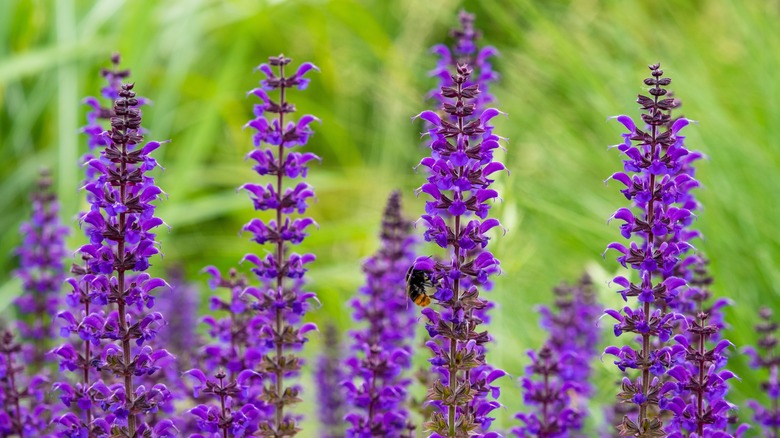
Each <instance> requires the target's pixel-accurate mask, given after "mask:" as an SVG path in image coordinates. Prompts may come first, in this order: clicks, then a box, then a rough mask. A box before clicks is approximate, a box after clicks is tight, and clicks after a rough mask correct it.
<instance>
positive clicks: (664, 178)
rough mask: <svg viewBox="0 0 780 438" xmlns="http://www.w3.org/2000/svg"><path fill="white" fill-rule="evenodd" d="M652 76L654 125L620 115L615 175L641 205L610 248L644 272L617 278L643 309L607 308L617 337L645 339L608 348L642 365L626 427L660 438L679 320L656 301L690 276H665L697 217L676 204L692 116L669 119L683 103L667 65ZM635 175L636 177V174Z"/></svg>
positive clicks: (627, 212)
mask: <svg viewBox="0 0 780 438" xmlns="http://www.w3.org/2000/svg"><path fill="white" fill-rule="evenodd" d="M649 68H650V71H651V77H650V78H647V79H645V81H644V83H645V84H646V85H648V86H649V87H651V88H650V89H649V90H648V92H649V94H650V96H652V97H650V96H644V95H639V97H638V100H637V102H638V103H639V105H640V107H641V108H642V110H643V111H644V113H643V114H642V121H643V122H644V123H645V125H647V126H648V128H646V129H647V131H645V130H643V129H640V128H638V127H637V126H636V124H635V123H634V121H633V120H631V118H630V117H628V116H619V117H617V120H618V121H619V122H621V123H622V124H623V125H624V126H625V127H626V128H627V130H628V133H626V134H623V138H624V142H623V143H622V144H620V145H618V150H619V151H620V152H621V153H622V154H624V155H625V158H626V159H625V160H624V161H623V165H624V170H625V172H617V173H615V174H613V175H612V176H611V177H610V179H614V180H617V181H619V182H621V183H622V184H624V185H625V186H626V188H625V189H624V190H621V192H622V193H623V194H624V195H625V196H626V198H627V199H628V200H630V201H633V203H634V207H635V209H634V211H632V210H631V209H630V208H621V209H619V210H618V211H617V212H616V213H615V214H614V215H613V218H614V219H619V220H622V221H624V224H622V225H621V233H622V235H623V237H625V238H627V239H632V238H634V239H635V240H633V241H631V243H630V245H629V246H628V247H626V246H625V245H623V244H622V243H618V242H613V243H611V244H609V245H608V246H607V249H614V250H616V251H618V252H619V253H621V255H620V256H619V257H618V258H617V261H618V262H619V263H620V264H621V265H623V267H628V266H631V268H632V269H634V270H635V271H637V274H638V277H639V280H640V282H639V283H635V282H632V281H630V280H629V279H628V278H626V277H623V276H618V277H616V278H615V279H614V282H615V283H617V284H618V285H620V286H621V287H623V289H621V290H620V291H619V293H620V294H621V296H622V297H623V299H624V300H626V301H627V299H628V297H637V300H638V305H637V307H636V308H631V307H629V306H626V307H624V308H623V309H622V311H620V310H613V309H609V310H607V311H606V313H607V314H608V315H610V316H612V317H613V318H615V319H616V320H617V323H616V324H615V326H614V331H615V336H620V335H621V334H622V333H624V332H629V333H634V334H636V336H638V337H639V338H640V339H641V347H640V349H639V350H636V349H634V348H633V347H632V346H630V345H627V346H624V347H622V348H621V347H608V348H607V349H606V350H605V353H606V354H611V355H614V356H615V357H616V358H617V360H616V361H615V364H616V365H617V366H618V367H619V368H620V369H621V371H625V370H626V369H636V370H638V371H639V372H640V374H639V377H638V378H637V379H636V380H634V381H632V380H631V379H629V378H628V377H626V378H624V379H623V384H622V392H621V393H620V394H619V398H620V399H621V400H623V402H624V403H633V404H636V405H637V406H638V408H639V414H638V416H637V417H636V419H631V418H629V417H628V416H626V417H624V419H623V422H622V424H621V425H620V426H619V430H620V432H621V434H622V435H625V436H637V437H660V436H665V433H666V432H665V431H664V430H663V422H662V420H661V418H660V416H658V415H655V416H652V415H650V409H649V408H650V407H651V406H657V405H658V404H659V401H660V397H662V392H661V385H662V382H661V380H660V379H659V377H660V376H663V375H664V374H665V373H666V370H667V368H668V367H669V366H670V363H671V351H670V349H669V348H668V347H665V346H664V345H663V344H664V343H666V342H667V341H668V340H669V338H670V337H671V335H672V328H673V327H672V323H673V319H674V318H675V315H674V314H673V313H670V312H667V311H666V310H665V309H664V308H663V307H660V306H657V307H656V309H654V310H653V303H656V304H657V303H663V302H669V301H671V300H673V299H674V298H675V297H676V296H677V295H678V293H679V289H680V288H681V287H683V286H685V284H686V281H685V280H684V279H682V278H679V277H676V276H671V275H670V276H667V275H663V274H664V272H670V271H674V269H675V266H676V265H677V264H678V263H679V257H680V255H681V254H683V253H684V252H685V251H687V250H688V249H689V248H690V247H691V246H690V244H689V243H688V242H686V241H684V240H669V241H666V236H667V235H668V234H672V233H674V232H675V230H677V229H679V227H680V226H681V224H682V223H683V222H684V221H685V220H686V219H688V218H689V217H690V211H689V210H687V209H686V208H685V207H682V206H676V205H675V202H676V201H677V198H676V193H677V188H678V186H681V185H684V184H686V183H688V182H690V181H691V180H692V179H693V178H692V177H691V176H690V175H686V174H678V173H679V170H680V168H681V166H682V161H681V160H682V157H685V156H686V155H687V154H688V150H687V149H685V147H684V145H683V144H682V142H679V141H678V136H679V132H680V130H681V129H682V128H683V127H685V126H686V125H687V124H688V123H689V120H687V119H684V118H683V119H678V120H676V121H675V122H673V123H670V119H671V116H670V115H669V114H668V111H669V110H670V109H672V108H675V107H676V106H677V105H679V102H678V101H677V100H675V99H673V98H670V97H664V96H665V95H666V94H667V93H668V91H667V90H666V88H665V87H666V86H667V85H669V84H670V83H671V79H669V78H664V77H663V70H661V68H660V65H658V64H655V65H651V66H649ZM629 173H632V174H633V176H629Z"/></svg>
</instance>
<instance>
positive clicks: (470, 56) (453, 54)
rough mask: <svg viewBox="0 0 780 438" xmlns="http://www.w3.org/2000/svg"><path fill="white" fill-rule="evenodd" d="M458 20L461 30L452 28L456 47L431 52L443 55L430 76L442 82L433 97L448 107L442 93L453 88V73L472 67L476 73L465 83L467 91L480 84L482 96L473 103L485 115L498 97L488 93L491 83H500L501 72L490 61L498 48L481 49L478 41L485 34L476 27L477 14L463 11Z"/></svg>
mask: <svg viewBox="0 0 780 438" xmlns="http://www.w3.org/2000/svg"><path fill="white" fill-rule="evenodd" d="M458 19H459V21H460V28H457V29H452V30H451V31H450V36H451V37H452V38H453V39H454V40H455V43H454V45H453V46H452V47H447V46H445V45H443V44H439V45H437V46H434V47H433V48H432V49H431V51H432V52H433V53H435V54H436V55H438V56H439V62H438V63H437V65H436V68H434V69H433V70H432V71H431V72H430V75H431V76H434V77H435V78H437V79H438V80H439V87H437V88H436V89H434V90H432V91H431V92H430V96H432V97H434V98H435V99H436V100H438V101H439V102H441V103H442V104H444V103H445V102H446V101H447V97H445V96H443V95H442V93H441V87H452V86H454V85H455V84H454V83H453V79H452V76H451V74H450V72H451V71H452V69H453V68H455V67H457V66H458V65H464V64H466V65H468V66H470V67H471V68H472V70H473V73H472V74H471V76H470V77H469V78H468V79H467V82H466V83H465V84H464V88H465V87H468V86H469V85H474V84H477V85H479V91H480V94H479V95H478V96H476V97H475V98H474V99H473V101H472V103H473V104H474V105H475V106H476V109H475V112H477V113H481V112H482V111H483V110H485V109H487V105H489V104H491V103H493V102H494V101H495V98H494V97H493V95H492V94H490V91H489V90H488V88H489V86H490V84H491V83H492V82H495V81H497V80H498V73H496V72H495V71H494V70H493V66H492V65H491V63H490V58H492V57H493V56H495V55H497V54H498V50H496V49H495V48H494V47H491V46H486V47H482V48H480V47H478V46H477V40H478V39H480V38H481V36H482V34H481V32H480V31H479V30H477V29H475V28H474V21H475V18H474V15H473V14H469V13H467V12H466V11H461V12H460V14H459V16H458Z"/></svg>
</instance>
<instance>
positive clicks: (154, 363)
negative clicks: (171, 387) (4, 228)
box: [56, 84, 175, 437]
mask: <svg viewBox="0 0 780 438" xmlns="http://www.w3.org/2000/svg"><path fill="white" fill-rule="evenodd" d="M133 88H134V85H133V84H123V85H122V86H121V90H120V91H119V94H118V98H117V99H116V101H115V102H114V106H113V108H112V115H111V119H110V120H111V130H110V131H107V132H105V133H104V134H103V136H104V137H105V141H106V146H105V149H103V150H102V151H101V152H100V158H94V159H92V160H90V161H89V162H88V163H87V164H88V165H89V166H90V167H91V168H93V169H94V170H95V171H97V174H96V175H95V177H94V179H92V180H91V181H89V182H88V183H87V185H86V186H85V189H86V190H87V191H88V192H89V193H90V195H91V196H90V197H89V201H90V203H91V210H90V211H89V212H88V213H86V214H85V215H84V216H83V217H82V218H81V221H82V222H83V223H85V224H87V225H86V227H87V231H88V233H89V236H90V243H89V244H87V245H84V246H82V247H81V248H80V249H79V253H80V254H81V255H82V258H84V259H85V260H86V268H85V269H84V275H83V276H81V278H80V279H71V280H70V283H71V285H72V286H73V288H74V292H73V294H72V295H71V297H72V299H71V300H70V301H71V304H73V303H75V302H81V301H82V297H84V296H86V297H87V299H88V301H89V302H90V303H94V304H97V305H99V306H105V310H106V311H102V312H95V311H92V312H90V313H88V314H87V313H82V314H81V315H78V314H77V315H74V314H72V313H71V312H68V311H66V312H62V313H61V314H60V316H61V318H63V319H64V320H65V321H66V322H67V325H66V326H65V327H64V328H63V333H64V334H68V333H77V334H78V335H79V337H80V338H81V339H82V340H84V341H85V342H91V343H93V345H100V343H99V341H100V340H105V341H106V343H105V344H104V345H103V346H102V351H95V352H94V358H93V359H91V360H89V361H87V359H86V358H85V357H84V356H83V355H81V354H80V353H79V352H78V351H77V349H76V347H74V346H72V345H70V344H66V345H64V346H63V347H60V348H58V349H57V350H56V352H57V354H58V355H59V356H60V363H61V367H62V368H63V369H67V370H70V371H75V370H83V369H88V367H92V368H94V369H95V371H100V370H102V371H105V372H108V374H110V375H113V376H114V378H115V379H116V383H112V384H106V383H104V382H103V381H102V380H97V381H94V382H82V383H79V384H77V385H76V387H75V388H74V387H73V386H71V385H70V383H69V382H64V381H63V382H59V383H58V384H57V388H58V389H59V391H60V393H61V396H60V397H61V399H62V400H63V402H64V404H65V405H66V406H70V405H71V403H72V402H73V401H76V402H77V404H78V406H79V408H80V409H82V410H85V408H89V409H91V405H92V403H94V404H96V405H98V406H99V407H100V409H101V410H102V411H103V412H102V414H99V413H97V412H93V414H94V418H89V417H87V418H79V417H78V416H76V415H75V414H74V413H70V414H66V415H65V416H63V417H61V418H60V419H59V420H58V423H59V424H60V426H61V427H62V429H63V436H80V435H79V434H83V433H84V431H86V430H89V431H91V433H95V434H96V435H100V434H119V433H124V434H128V435H129V436H135V434H136V433H137V434H138V435H139V436H155V437H167V436H173V435H174V434H175V429H174V428H173V423H172V422H171V421H170V420H167V419H166V420H161V421H160V422H159V423H157V424H156V425H153V426H152V425H150V424H147V422H146V420H145V418H144V416H145V415H148V414H153V413H154V412H156V410H157V409H158V406H159V405H160V404H162V403H165V402H166V401H168V400H169V399H170V392H169V391H168V389H167V388H166V386H165V385H163V384H156V385H154V386H150V387H146V386H144V385H136V383H135V382H134V378H137V377H142V376H151V375H153V374H154V373H156V372H158V371H159V370H160V365H159V362H160V361H161V360H164V359H166V358H169V357H171V355H170V354H169V353H168V352H167V351H166V350H164V349H157V350H155V349H154V348H152V347H151V346H150V345H148V344H149V341H151V340H153V339H154V338H155V336H156V334H157V331H158V330H159V329H160V327H162V326H163V325H164V324H165V320H164V318H163V316H162V314H160V313H159V312H154V311H151V310H150V309H152V308H153V306H154V296H153V294H152V293H153V292H154V291H155V289H157V288H159V287H162V286H166V285H167V284H166V283H165V281H164V280H162V279H159V278H153V277H151V276H150V275H148V274H146V273H145V272H144V271H146V270H147V269H148V267H149V258H150V257H152V256H153V255H155V254H157V253H158V252H159V251H158V249H157V247H156V242H155V234H154V233H153V232H152V230H153V229H154V228H156V227H157V226H159V225H161V224H162V220H160V219H159V218H156V217H155V216H154V208H155V207H154V205H153V204H152V202H153V201H155V200H156V199H157V198H158V197H159V195H160V194H161V193H162V191H161V190H160V188H159V187H157V186H156V185H155V183H154V179H153V178H152V177H151V176H149V175H148V174H147V172H149V171H151V170H152V169H154V168H155V167H157V162H156V160H154V158H152V157H151V156H150V155H149V154H150V153H151V152H152V151H154V150H155V149H157V148H158V147H159V146H160V143H159V142H148V143H146V144H145V145H141V141H142V140H143V135H142V131H141V127H140V124H141V112H140V110H139V109H138V108H137V106H138V105H139V101H138V99H136V97H135V96H136V95H135V92H134V91H133ZM109 303H110V304H113V305H114V306H115V308H114V309H111V310H110V311H109V307H111V306H110V304H109ZM131 309H132V312H131ZM145 309H148V310H145ZM85 385H89V386H88V387H87V386H85Z"/></svg>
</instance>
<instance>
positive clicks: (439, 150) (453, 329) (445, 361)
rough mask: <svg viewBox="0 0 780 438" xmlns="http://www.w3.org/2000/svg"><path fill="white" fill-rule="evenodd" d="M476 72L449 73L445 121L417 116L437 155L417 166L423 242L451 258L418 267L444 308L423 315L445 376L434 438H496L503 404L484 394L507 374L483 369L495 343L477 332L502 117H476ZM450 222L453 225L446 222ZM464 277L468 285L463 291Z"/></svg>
mask: <svg viewBox="0 0 780 438" xmlns="http://www.w3.org/2000/svg"><path fill="white" fill-rule="evenodd" d="M471 73H472V71H471V69H470V68H469V67H468V66H466V65H460V66H458V67H457V69H456V73H455V74H453V75H452V80H453V83H454V84H455V85H454V86H452V87H442V95H443V96H444V97H445V98H447V99H450V102H448V103H445V104H444V105H443V108H442V109H443V111H444V113H446V117H441V116H439V115H438V114H437V113H435V112H433V111H424V112H422V113H421V114H419V115H418V117H420V118H422V119H423V120H425V121H426V122H428V123H429V124H430V128H428V134H429V135H430V136H431V143H430V148H431V150H432V156H431V157H429V158H425V159H423V160H422V161H421V163H420V164H421V165H422V166H424V167H426V168H428V169H429V177H428V183H426V184H424V185H423V186H422V187H421V188H420V189H419V191H420V192H424V193H426V194H428V195H429V196H430V197H431V198H432V200H430V201H428V202H426V213H427V214H425V215H423V216H422V219H423V220H424V221H425V222H426V226H427V228H428V230H427V231H426V232H425V240H426V241H428V242H435V243H436V244H437V245H438V246H439V247H441V248H443V249H445V250H446V251H447V257H448V258H449V260H445V261H435V260H434V259H433V258H431V257H418V258H417V260H416V261H415V263H414V265H413V269H415V270H419V271H423V272H425V273H426V276H427V277H428V279H429V280H430V282H431V283H432V284H433V285H435V287H436V293H435V294H434V295H433V298H434V300H435V302H436V303H437V305H438V306H437V307H439V308H441V309H442V310H441V311H436V310H434V309H433V308H426V309H425V310H423V315H425V316H426V318H427V319H428V323H427V324H426V328H427V330H428V333H429V334H430V336H431V338H433V340H432V342H429V343H428V346H429V348H430V349H431V350H432V351H433V353H434V358H433V359H431V364H432V365H433V368H434V371H435V372H436V373H438V374H439V375H440V376H441V378H440V379H438V380H436V381H435V382H434V384H433V386H432V387H431V388H430V389H429V391H428V399H429V400H430V401H431V402H432V403H433V404H434V405H436V406H437V407H438V408H439V410H438V411H435V412H434V413H433V414H432V415H431V418H430V420H429V421H428V422H427V423H426V428H427V429H428V430H430V431H432V432H434V435H432V436H446V437H456V436H465V435H467V434H471V433H477V434H478V435H479V436H488V435H490V436H492V435H491V433H488V432H487V429H488V428H489V426H490V421H491V420H492V419H490V418H489V417H487V414H488V413H489V412H490V411H492V410H493V409H495V408H496V407H498V406H500V405H499V404H498V402H497V401H486V400H485V397H484V395H485V394H487V393H492V394H493V398H496V397H497V396H498V394H497V391H495V390H494V388H493V387H492V386H490V384H491V383H492V382H493V381H494V380H495V379H497V378H498V377H501V376H502V375H504V374H505V373H504V372H503V371H501V370H490V369H489V368H483V365H485V355H484V344H485V343H487V342H488V341H489V340H490V338H489V336H488V334H487V332H477V330H476V329H477V327H478V326H479V325H480V324H481V323H482V321H481V320H480V319H479V318H477V317H475V316H474V315H475V313H474V312H473V311H475V310H481V309H484V308H485V307H486V306H487V305H488V302H487V301H486V300H484V299H483V298H481V297H480V296H479V287H482V286H483V285H484V284H485V283H487V281H488V276H489V275H490V274H492V273H495V272H496V271H497V270H498V264H499V262H498V260H497V259H496V258H495V257H494V256H493V255H492V254H491V253H490V252H488V251H486V250H484V248H485V247H486V246H487V243H488V241H489V237H488V236H487V235H486V233H487V232H488V231H489V230H490V229H492V228H494V227H496V226H499V222H498V220H497V219H492V218H491V219H487V213H488V210H489V208H490V206H489V205H488V203H487V202H488V201H490V200H492V199H495V198H497V197H498V193H497V192H496V191H495V190H492V189H489V188H488V187H489V186H490V184H491V183H492V182H493V180H492V179H490V175H491V174H492V173H494V172H496V171H499V170H503V169H504V165H503V164H501V163H499V162H495V161H493V153H492V151H493V149H495V148H497V147H498V139H499V137H498V136H496V135H495V134H493V128H492V126H491V125H489V124H488V121H489V120H490V119H492V118H493V117H495V116H496V115H498V114H500V112H499V111H498V110H496V109H492V108H490V109H486V110H484V111H483V112H482V113H481V114H479V115H476V114H475V113H474V104H473V103H471V100H473V99H474V98H475V97H476V96H478V95H479V86H478V85H477V84H474V85H465V84H466V83H467V81H468V78H469V76H470V75H471ZM472 215H474V216H476V218H472ZM449 217H452V218H453V221H452V224H453V225H449V224H448V223H447V221H446V218H449ZM476 247H481V248H483V251H481V252H479V254H478V255H476V256H475V257H473V258H472V257H470V256H469V251H470V250H472V249H474V248H476ZM466 278H468V279H469V280H470V281H469V283H468V284H469V287H468V289H465V290H464V288H463V286H464V283H465V282H464V281H462V280H463V279H466ZM477 370H478V371H480V372H479V373H475V371H477ZM474 401H476V402H478V403H479V404H480V406H479V408H478V409H475V408H474V407H473V406H472V405H471V404H472V402H474ZM478 431H479V432H478ZM483 434H484V435H483Z"/></svg>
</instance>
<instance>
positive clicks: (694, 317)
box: [654, 96, 735, 437]
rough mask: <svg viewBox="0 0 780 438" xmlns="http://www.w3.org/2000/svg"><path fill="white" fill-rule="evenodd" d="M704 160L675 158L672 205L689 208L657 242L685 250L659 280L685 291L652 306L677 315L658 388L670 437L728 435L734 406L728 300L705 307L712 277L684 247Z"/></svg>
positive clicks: (680, 139)
mask: <svg viewBox="0 0 780 438" xmlns="http://www.w3.org/2000/svg"><path fill="white" fill-rule="evenodd" d="M667 97H668V96H667ZM679 105H680V103H679V101H678V100H674V104H673V105H671V107H678V106H679ZM671 111H672V108H669V109H667V110H666V113H667V115H668V116H670V117H669V118H668V119H667V121H666V124H665V126H664V127H665V128H666V129H667V130H668V129H671V128H672V127H673V126H674V124H675V123H677V122H678V121H679V120H684V119H682V118H677V119H673V118H672V117H671ZM676 142H677V146H678V147H684V146H683V145H684V142H685V137H684V136H682V135H680V134H679V133H678V134H677V135H676ZM702 157H703V154H701V153H700V152H696V151H689V152H688V153H687V154H685V155H684V156H682V157H680V158H679V160H678V163H679V168H678V170H677V173H676V174H675V175H673V176H674V177H683V178H684V177H686V176H687V177H689V179H688V181H683V182H680V183H678V184H676V187H675V190H676V205H678V206H680V207H682V208H684V209H685V210H687V211H688V214H687V215H685V217H683V218H681V220H680V221H679V222H678V225H677V226H676V227H674V229H673V230H672V231H671V232H669V233H666V235H663V236H657V239H658V242H666V243H668V244H675V245H676V244H679V243H682V244H683V246H681V248H686V247H687V249H683V251H682V252H681V253H680V255H679V258H680V262H679V263H677V264H676V265H675V266H674V269H672V270H665V271H663V272H662V273H661V276H660V278H662V279H663V280H667V279H669V278H672V277H677V278H681V279H683V280H685V282H686V284H687V286H688V287H687V288H681V289H680V290H679V291H678V294H677V295H674V296H669V297H668V298H669V299H668V300H666V301H660V300H659V301H656V302H654V304H655V305H656V307H660V308H662V309H664V310H666V309H667V308H668V309H671V310H673V311H675V312H676V313H677V319H678V324H677V325H676V327H675V333H676V334H675V336H674V340H675V342H676V345H673V346H672V350H671V351H672V363H671V368H670V369H669V371H668V374H667V376H665V377H666V380H667V382H666V383H664V385H663V389H662V390H661V394H662V395H664V396H665V398H663V399H661V400H660V402H659V405H660V407H661V408H664V409H667V410H669V411H671V413H672V415H673V418H672V420H671V421H670V422H669V423H668V424H667V426H666V432H667V433H668V434H669V436H670V437H684V436H695V437H703V436H723V437H725V436H730V435H728V433H727V432H726V430H727V429H728V427H729V425H728V422H729V418H728V416H729V410H730V409H732V408H733V406H732V405H731V404H729V403H728V402H727V401H726V400H725V396H726V393H727V392H728V381H729V380H730V379H731V378H733V377H735V376H734V374H733V373H731V372H730V371H728V370H725V369H724V368H725V366H726V363H727V360H728V357H727V355H726V354H725V353H726V348H727V347H728V346H730V345H731V343H730V342H729V341H727V340H723V339H721V338H720V330H721V328H723V326H724V323H723V314H722V312H721V309H722V308H723V307H724V306H726V305H728V300H725V299H721V300H717V301H715V303H713V304H712V305H711V306H710V305H709V303H708V300H709V299H710V298H711V293H710V292H709V289H708V288H709V285H710V284H712V277H710V276H709V275H708V272H707V269H706V260H705V259H704V258H703V256H702V255H701V253H698V252H697V253H693V247H691V246H690V245H687V243H689V242H691V241H692V240H693V239H695V238H699V237H701V234H700V232H699V231H698V230H696V229H694V228H693V221H694V219H695V217H694V212H695V211H697V210H699V209H700V204H699V202H698V201H697V199H696V197H695V196H694V194H693V189H695V188H697V187H699V182H698V181H696V180H695V179H694V177H695V173H696V168H695V166H694V163H695V162H696V161H698V160H700V159H701V158H702ZM705 306H709V307H705ZM713 343H714V345H713ZM672 379H673V380H672ZM674 381H676V382H674Z"/></svg>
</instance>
